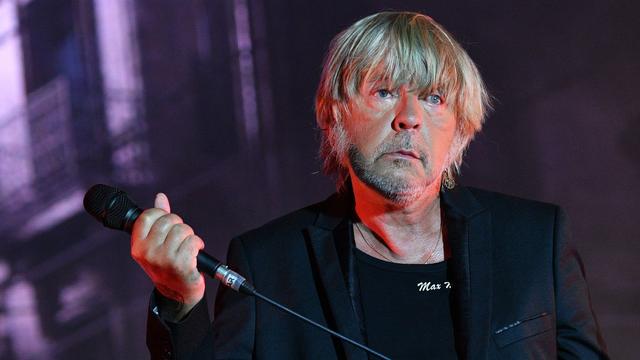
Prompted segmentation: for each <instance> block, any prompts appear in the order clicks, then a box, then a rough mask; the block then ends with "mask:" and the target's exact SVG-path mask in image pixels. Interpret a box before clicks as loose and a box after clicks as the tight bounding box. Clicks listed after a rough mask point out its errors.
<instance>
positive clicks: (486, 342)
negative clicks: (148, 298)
mask: <svg viewBox="0 0 640 360" xmlns="http://www.w3.org/2000/svg"><path fill="white" fill-rule="evenodd" d="M441 204H442V207H443V210H444V215H445V225H446V231H447V239H448V243H449V246H450V247H451V259H450V264H451V266H450V267H449V268H450V269H451V270H450V271H451V273H450V277H451V279H452V284H453V289H452V292H453V297H452V299H453V300H452V307H453V309H454V311H453V313H454V330H455V343H456V350H457V353H458V357H459V358H461V359H499V358H500V359H552V358H567V359H574V358H575V359H601V358H606V354H605V345H604V341H603V339H602V337H601V335H600V332H599V329H598V325H597V323H596V320H595V316H594V314H593V311H592V309H591V304H590V300H589V293H588V290H587V284H586V281H585V275H584V269H583V266H582V263H581V261H580V258H579V256H578V254H577V253H576V251H575V250H574V249H573V248H572V247H571V246H570V244H569V243H568V235H567V229H566V220H565V217H564V215H563V212H562V211H561V209H560V208H558V207H557V206H555V205H551V204H545V203H540V202H534V201H529V200H523V199H519V198H514V197H510V196H506V195H502V194H498V193H494V192H488V191H483V190H478V189H472V188H466V187H462V186H458V187H456V188H454V189H453V190H451V191H447V192H444V193H443V194H442V196H441ZM352 212H353V203H352V199H350V198H349V197H348V196H344V195H343V196H338V195H334V196H332V197H330V198H329V199H327V200H326V201H324V202H322V203H319V204H315V205H312V206H309V207H307V208H304V209H302V210H298V211H296V212H294V213H291V214H289V215H286V216H284V217H282V218H279V219H277V220H275V221H272V222H270V223H268V224H266V225H264V226H262V227H260V228H258V229H255V230H252V231H250V232H248V233H246V234H243V235H241V236H239V237H237V238H235V239H233V240H232V241H231V244H230V247H229V253H228V264H229V266H230V267H231V268H233V269H235V270H236V271H238V272H239V273H241V274H243V275H244V276H246V277H247V279H248V280H249V281H250V282H251V283H252V284H254V286H255V287H256V288H257V289H258V291H260V292H261V293H262V294H264V295H266V296H269V297H271V298H273V299H275V300H277V301H280V302H281V303H283V304H284V305H285V306H288V307H290V308H292V309H294V310H296V311H297V312H299V313H301V314H303V315H306V316H308V317H310V318H312V319H314V320H316V321H319V322H320V323H322V324H324V325H326V326H328V327H330V328H332V329H334V330H336V331H338V332H340V333H342V334H343V335H346V336H348V337H350V338H352V339H354V340H356V341H359V342H362V343H365V342H366V341H365V339H366V334H365V331H364V328H363V325H362V322H361V321H360V319H361V318H362V317H361V309H360V304H359V296H358V294H359V291H358V281H357V277H356V276H355V275H354V256H353V254H354V242H353V232H352V230H351V229H352V218H353V217H352ZM391 295H392V294H390V296H391ZM156 296H157V295H156ZM150 308H151V309H153V308H154V305H153V299H152V304H151V307H150ZM399 330H402V329H396V330H395V331H399ZM404 331H411V329H404ZM147 344H148V346H149V350H150V352H151V354H152V358H177V359H213V358H215V359H336V358H338V359H354V360H355V359H359V360H365V359H367V354H366V353H365V352H364V351H362V350H360V349H357V348H355V347H353V346H351V345H349V344H344V343H343V342H341V341H339V340H337V339H335V338H332V337H331V336H329V335H327V334H325V333H323V332H321V331H320V330H317V329H315V328H312V327H311V326H309V325H307V324H306V323H303V322H302V321H300V320H298V319H295V318H293V317H291V316H289V315H286V314H283V313H282V312H280V311H278V310H276V309H274V308H273V307H272V306H271V305H269V304H266V303H264V302H261V301H259V300H256V299H255V298H252V297H247V296H245V295H242V294H239V293H236V292H234V291H233V290H229V289H227V288H223V287H220V289H219V292H218V295H217V298H216V304H215V319H214V322H213V323H212V324H211V323H210V322H209V315H208V311H207V305H206V302H205V301H202V302H201V303H200V304H198V305H197V306H196V307H195V308H194V310H193V311H192V312H191V313H190V314H189V316H188V317H187V318H186V319H185V320H183V321H182V322H180V323H178V324H174V323H168V322H166V321H162V320H160V318H159V317H158V316H157V314H155V313H153V312H150V314H149V319H148V331H147ZM214 348H215V357H214V354H213V353H214Z"/></svg>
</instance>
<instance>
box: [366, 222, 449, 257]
mask: <svg viewBox="0 0 640 360" xmlns="http://www.w3.org/2000/svg"><path fill="white" fill-rule="evenodd" d="M356 229H358V232H359V233H360V237H361V238H362V240H363V241H364V243H365V244H367V246H368V247H369V248H370V249H371V250H373V251H375V252H376V254H378V255H380V256H382V257H383V258H385V259H386V260H388V261H389V262H396V261H394V260H392V259H389V258H388V257H386V256H385V255H384V254H383V253H381V252H380V251H378V249H376V248H375V247H374V246H373V245H371V244H370V243H369V241H367V238H366V237H365V236H364V233H363V232H362V229H360V223H356ZM441 239H442V237H439V238H438V241H436V243H435V245H434V246H433V249H431V251H430V253H429V257H428V258H427V260H426V261H425V262H424V264H427V263H429V260H431V258H432V257H433V254H435V253H436V249H437V248H438V244H439V243H440V240H441Z"/></svg>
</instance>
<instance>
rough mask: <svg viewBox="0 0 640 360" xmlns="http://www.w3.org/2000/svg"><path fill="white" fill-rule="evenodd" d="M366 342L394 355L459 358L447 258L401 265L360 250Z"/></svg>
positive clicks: (359, 269)
mask: <svg viewBox="0 0 640 360" xmlns="http://www.w3.org/2000/svg"><path fill="white" fill-rule="evenodd" d="M356 264H357V265H356V268H357V274H358V278H359V283H360V299H361V303H362V312H363V317H364V319H363V321H364V326H365V331H366V337H367V344H368V345H369V346H370V347H371V348H373V349H374V350H376V351H379V352H380V353H382V354H384V355H386V356H388V357H390V358H391V359H394V360H397V359H456V358H457V357H456V352H455V347H454V336H453V323H452V320H451V307H450V304H449V296H450V293H451V288H452V287H453V284H451V283H449V282H448V279H447V262H446V261H444V262H440V263H437V264H427V265H420V264H396V263H391V262H386V261H382V260H379V259H376V258H374V257H372V256H369V255H367V254H365V253H364V252H362V251H360V250H356Z"/></svg>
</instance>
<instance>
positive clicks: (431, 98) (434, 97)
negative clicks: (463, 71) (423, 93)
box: [425, 94, 444, 105]
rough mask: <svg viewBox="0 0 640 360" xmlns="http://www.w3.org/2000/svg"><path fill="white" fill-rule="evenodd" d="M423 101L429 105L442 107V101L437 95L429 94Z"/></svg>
mask: <svg viewBox="0 0 640 360" xmlns="http://www.w3.org/2000/svg"><path fill="white" fill-rule="evenodd" d="M425 100H426V101H427V102H428V103H429V104H431V105H442V104H444V99H443V98H442V96H440V95H438V94H431V95H429V96H427V97H426V99H425Z"/></svg>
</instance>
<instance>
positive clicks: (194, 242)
mask: <svg viewBox="0 0 640 360" xmlns="http://www.w3.org/2000/svg"><path fill="white" fill-rule="evenodd" d="M202 249H204V241H202V238H200V236H198V235H195V234H193V235H190V236H188V237H187V238H186V239H185V241H183V242H182V244H180V246H179V247H178V249H177V250H176V254H177V256H178V257H182V258H183V259H189V261H193V263H192V265H193V267H195V266H196V264H197V260H196V257H197V255H198V252H199V251H200V250H202Z"/></svg>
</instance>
